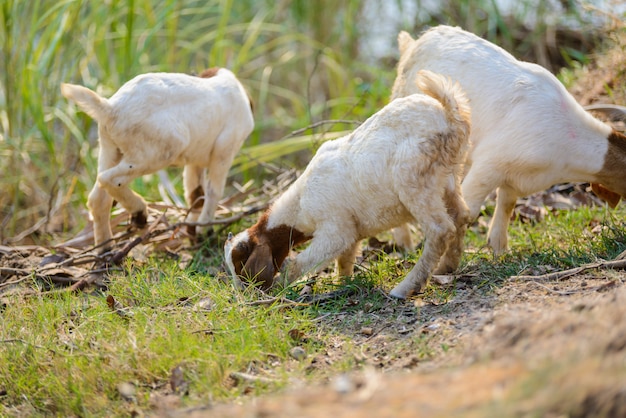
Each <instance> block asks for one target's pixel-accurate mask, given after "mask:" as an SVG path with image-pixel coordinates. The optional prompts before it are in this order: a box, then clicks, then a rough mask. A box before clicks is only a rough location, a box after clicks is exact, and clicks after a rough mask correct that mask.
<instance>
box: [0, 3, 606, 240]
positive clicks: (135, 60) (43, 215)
mask: <svg viewBox="0 0 626 418" xmlns="http://www.w3.org/2000/svg"><path fill="white" fill-rule="evenodd" d="M424 3H426V2H424ZM534 4H535V2H531V1H530V0H523V1H520V2H516V3H515V5H516V6H515V8H514V10H512V11H511V15H507V14H505V13H504V12H503V11H501V10H500V9H499V8H498V6H497V3H496V2H495V1H493V0H467V1H451V0H449V1H446V2H444V3H442V6H441V7H440V8H439V10H437V11H432V12H426V9H427V8H426V6H425V4H422V2H421V1H416V2H409V1H396V2H375V1H369V2H367V1H366V2H364V1H358V0H345V1H341V2H338V1H333V0H318V1H314V2H308V1H302V0H300V1H287V0H278V1H269V0H263V1H252V0H240V1H234V0H181V1H177V0H160V1H147V0H127V1H120V0H107V1H103V2H90V1H84V0H61V1H59V0H55V1H51V0H28V1H27V0H4V1H3V2H2V3H1V5H0V155H1V157H0V242H11V240H9V238H10V237H14V236H15V235H17V234H18V233H20V232H21V231H24V230H26V229H27V228H29V227H31V226H32V225H34V224H36V223H37V222H41V223H42V225H41V227H40V228H39V231H38V233H37V234H33V235H32V236H31V238H32V239H34V240H35V241H36V242H46V241H47V240H49V239H50V237H51V235H50V234H54V235H53V236H56V234H60V233H72V232H75V231H76V229H77V228H80V227H82V226H83V225H84V223H85V222H86V216H85V210H84V202H85V199H86V194H87V192H88V190H89V189H90V188H91V186H92V184H93V182H94V180H95V173H96V155H97V154H96V149H97V142H96V133H95V124H94V123H93V121H92V120H91V119H90V118H89V117H87V116H86V115H84V114H83V113H79V112H77V111H76V109H75V107H74V106H73V105H71V104H69V103H67V102H66V101H65V100H64V99H63V98H62V96H61V95H60V92H59V85H60V84H61V83H62V82H73V83H79V84H83V85H86V86H88V87H90V88H92V89H95V90H97V91H99V92H100V93H101V94H103V95H105V96H106V95H111V94H112V93H113V92H115V91H116V90H117V89H118V88H119V87H120V86H121V85H122V84H123V83H124V82H126V81H127V80H129V79H130V78H132V77H133V76H135V75H137V74H140V73H145V72H149V71H168V72H199V71H201V70H202V69H204V68H206V67H208V66H223V67H227V68H230V69H232V70H233V71H234V72H235V73H236V74H237V75H238V76H239V78H240V79H241V80H242V82H243V83H244V84H245V85H246V87H247V88H248V89H249V91H250V93H251V95H252V97H253V100H254V102H255V104H256V116H255V119H256V129H255V131H254V133H253V134H252V136H251V138H250V139H249V140H248V141H247V143H246V144H245V145H244V148H245V149H244V151H243V152H242V153H241V156H240V158H239V159H238V164H241V166H237V167H234V168H233V173H236V175H237V176H241V177H243V178H244V180H245V179H249V178H254V179H259V178H263V175H264V172H263V169H262V167H259V166H258V164H259V163H260V162H263V161H269V160H271V161H273V162H274V164H277V163H278V164H279V166H290V165H294V164H302V163H303V162H306V160H307V155H309V154H305V155H304V157H302V156H301V158H299V159H298V158H292V157H290V156H288V154H289V155H290V154H294V153H297V152H298V151H303V150H305V151H306V150H309V151H310V150H313V149H314V148H315V146H316V145H317V144H318V143H319V141H320V140H321V139H323V138H322V137H320V136H319V133H320V132H324V131H341V130H346V129H351V128H352V127H351V126H348V125H345V124H336V125H323V126H322V127H321V128H319V129H317V130H316V131H315V132H314V131H313V130H308V131H306V132H304V136H302V135H300V136H298V137H296V138H288V137H286V134H288V133H289V132H291V131H294V130H296V129H300V128H303V127H306V126H308V125H310V124H312V123H314V122H318V121H320V120H326V119H348V120H356V121H362V120H364V119H365V118H367V117H368V116H370V115H371V114H373V113H374V112H375V111H376V110H378V109H379V108H380V107H382V106H383V105H384V104H385V103H386V100H387V96H388V94H389V90H390V86H391V84H392V82H393V78H394V75H395V70H394V67H393V66H394V64H395V61H394V60H395V57H396V55H397V51H396V48H395V34H394V35H393V36H391V38H393V39H391V40H390V42H389V45H392V47H390V50H389V52H388V54H384V56H380V57H374V60H373V61H372V57H371V56H368V57H367V59H364V57H363V55H364V52H363V50H364V45H363V42H364V39H371V37H372V36H374V35H373V34H375V33H377V32H376V30H375V29H377V28H379V27H381V26H383V25H385V24H386V22H382V21H381V19H380V18H377V16H383V15H384V14H383V13H382V11H380V10H378V9H379V8H389V7H391V8H392V9H393V10H396V12H395V14H396V15H397V16H399V17H400V19H399V21H398V22H396V23H397V26H398V28H397V29H407V30H411V31H413V33H416V34H417V33H418V32H419V31H420V30H422V29H423V28H424V26H425V25H432V24H436V23H438V22H441V23H446V24H458V25H461V26H463V27H465V28H467V29H470V30H473V31H474V32H476V33H479V34H481V35H483V36H485V37H487V38H489V39H490V40H492V41H494V42H497V43H498V44H501V45H503V46H504V47H506V48H507V49H510V50H512V51H513V52H514V53H515V54H516V55H517V56H519V57H525V58H529V59H534V58H536V59H537V60H539V61H541V60H544V61H545V60H546V57H547V59H548V60H547V61H545V62H553V61H554V60H553V59H551V58H550V56H549V53H548V52H549V51H550V48H551V47H552V46H554V42H555V41H557V39H556V35H555V34H558V33H560V32H556V31H555V27H556V23H558V22H556V21H555V20H554V18H553V16H554V15H555V13H556V14H558V16H559V19H560V20H564V19H568V20H569V21H570V22H571V21H574V22H577V26H576V27H577V31H573V32H576V33H578V34H579V35H577V36H574V37H570V38H569V39H570V40H571V39H573V40H574V41H576V40H579V41H580V42H578V41H576V42H574V43H573V44H572V43H571V42H569V41H563V43H562V44H563V45H564V47H563V48H559V49H558V54H560V55H561V56H566V57H567V59H568V60H570V61H571V60H579V59H583V58H584V57H585V54H586V53H587V52H588V48H589V47H590V46H591V45H592V44H593V40H592V39H591V38H588V37H584V36H582V35H580V33H585V30H586V29H585V28H587V25H588V24H589V22H588V20H589V16H592V15H594V13H593V12H588V10H587V9H585V8H583V7H582V6H580V5H578V4H577V3H575V2H565V3H563V4H564V5H565V6H560V7H561V8H562V10H561V9H555V8H557V7H559V6H558V5H551V3H549V2H547V1H543V0H541V1H539V2H538V4H539V7H535V6H533V5H534ZM416 8H417V10H418V11H419V13H417V14H416V16H415V18H414V19H411V21H410V22H408V21H405V20H407V19H406V16H409V14H406V13H405V11H408V10H409V9H411V10H415V9H416ZM548 15H550V16H552V17H550V19H547V18H544V16H548ZM372 16H374V19H373V20H372ZM403 18H404V20H403ZM529 19H530V21H532V22H534V23H532V24H531V25H529V23H528V22H529ZM547 22H552V23H550V24H549V23H547ZM387 26H388V27H391V26H393V25H391V24H389V25H387ZM581 29H585V30H581ZM394 32H397V31H396V29H394ZM570 32H571V31H570ZM381 36H386V35H381ZM558 44H560V40H559V43H558ZM565 47H567V48H565ZM568 51H569V52H568ZM281 138H284V139H281ZM255 147H264V148H262V149H256V148H255ZM252 156H253V157H254V158H253V157H252ZM251 158H253V159H251ZM156 181H157V180H156V177H155V178H154V180H150V179H144V180H139V182H140V183H141V182H147V183H148V184H146V185H145V189H153V190H156V187H153V186H154V184H151V183H150V182H153V183H155V182H156ZM148 197H149V198H150V196H148Z"/></svg>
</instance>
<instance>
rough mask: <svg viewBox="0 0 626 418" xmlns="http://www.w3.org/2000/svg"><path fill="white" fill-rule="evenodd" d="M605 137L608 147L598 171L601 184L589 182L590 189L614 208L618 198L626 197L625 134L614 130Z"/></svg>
mask: <svg viewBox="0 0 626 418" xmlns="http://www.w3.org/2000/svg"><path fill="white" fill-rule="evenodd" d="M607 139H608V141H609V148H608V150H607V154H606V156H605V160H604V166H603V167H602V170H601V171H600V173H598V180H599V183H601V184H599V183H591V190H593V192H594V193H595V194H596V195H597V196H598V197H599V198H600V199H602V200H604V201H605V202H607V203H608V204H609V206H610V207H611V208H614V207H615V206H617V204H618V203H619V201H620V198H622V199H624V198H626V181H625V180H624V179H625V178H626V136H625V135H623V134H622V133H620V132H617V131H615V130H614V131H612V132H611V134H610V135H609V136H608V138H607Z"/></svg>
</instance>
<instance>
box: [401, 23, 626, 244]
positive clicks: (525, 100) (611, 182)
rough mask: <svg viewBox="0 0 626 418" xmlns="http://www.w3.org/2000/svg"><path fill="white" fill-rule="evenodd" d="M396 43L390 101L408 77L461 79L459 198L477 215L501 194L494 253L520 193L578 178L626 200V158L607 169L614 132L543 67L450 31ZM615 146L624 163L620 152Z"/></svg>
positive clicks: (408, 86)
mask: <svg viewBox="0 0 626 418" xmlns="http://www.w3.org/2000/svg"><path fill="white" fill-rule="evenodd" d="M398 43H399V48H400V56H401V57H400V62H399V64H398V74H397V78H396V80H395V83H394V86H393V93H392V99H396V98H400V97H404V96H407V95H410V94H414V93H417V92H419V89H418V88H417V87H416V86H415V83H414V82H413V79H414V78H415V75H416V74H417V72H418V71H420V70H424V69H427V70H430V71H435V72H438V73H441V74H444V75H446V76H449V77H450V78H451V79H452V80H455V81H458V82H459V83H460V85H461V87H462V88H463V90H464V91H465V93H466V95H467V97H468V99H469V101H470V106H471V107H472V132H471V136H470V142H471V144H472V147H471V149H470V151H469V154H468V159H467V161H466V167H465V172H466V175H465V178H464V180H463V182H462V189H463V196H464V198H465V200H466V202H467V204H468V207H469V210H470V214H471V217H472V218H475V217H476V216H478V214H479V212H480V208H481V205H482V203H483V202H484V200H485V198H486V197H487V195H488V194H489V193H490V192H491V191H493V190H495V189H497V190H498V193H497V203H496V209H495V213H494V215H493V219H492V220H491V225H490V228H489V244H490V245H491V246H492V248H493V249H494V251H495V253H497V254H499V253H502V252H504V251H505V250H506V249H507V227H508V223H509V219H510V217H511V214H512V212H513V209H514V206H515V202H516V199H517V197H519V196H526V195H528V194H531V193H534V192H537V191H540V190H544V189H546V188H548V187H550V186H552V185H554V184H557V183H561V182H576V181H581V182H587V181H592V182H598V183H603V184H604V185H605V186H606V187H607V188H608V189H610V190H612V191H614V192H617V193H619V194H621V195H622V196H624V194H625V193H626V179H625V178H624V174H625V173H626V159H625V160H624V161H625V163H624V164H623V167H621V168H620V167H619V166H620V164H617V166H618V167H617V171H616V166H615V165H614V166H613V167H612V169H607V168H605V167H604V164H605V157H606V156H607V150H608V149H609V141H607V137H608V136H609V135H610V134H612V130H611V128H610V127H609V126H607V125H605V124H603V123H601V122H600V121H598V120H597V119H595V118H594V117H592V116H591V115H590V114H589V113H587V112H586V111H585V110H584V109H583V108H582V107H581V106H580V105H579V104H578V103H577V102H576V101H575V100H574V98H573V97H572V96H571V95H570V94H569V93H568V92H567V90H566V89H565V88H564V87H563V85H562V84H561V83H560V82H559V81H558V80H557V78H556V77H554V75H552V74H551V73H550V72H548V71H547V70H546V69H544V68H542V67H540V66H539V65H536V64H531V63H526V62H521V61H518V60H516V59H515V58H514V57H513V56H512V55H511V54H509V53H508V52H506V51H505V50H503V49H502V48H500V47H498V46H496V45H493V44H492V43H489V42H488V41H486V40H484V39H481V38H479V37H478V36H475V35H473V34H471V33H468V32H466V31H463V30H461V29H459V28H453V27H449V26H438V27H435V28H432V29H430V30H428V31H426V32H425V33H424V34H423V35H422V36H421V37H420V38H418V39H417V40H413V39H412V38H411V37H410V35H409V34H407V33H406V32H401V33H400V35H399V36H398ZM616 135H619V134H616ZM613 148H614V149H613V150H612V152H615V153H619V154H620V155H621V156H623V157H620V158H622V159H624V158H626V153H625V152H624V148H621V149H615V147H613ZM405 231H406V229H405ZM402 244H403V245H411V244H410V243H407V242H403V243H402Z"/></svg>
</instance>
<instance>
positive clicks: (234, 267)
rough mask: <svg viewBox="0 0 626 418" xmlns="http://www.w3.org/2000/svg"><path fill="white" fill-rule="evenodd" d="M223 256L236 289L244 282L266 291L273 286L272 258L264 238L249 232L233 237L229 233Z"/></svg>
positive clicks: (274, 268)
mask: <svg viewBox="0 0 626 418" xmlns="http://www.w3.org/2000/svg"><path fill="white" fill-rule="evenodd" d="M224 256H225V259H226V265H227V266H228V270H229V271H230V274H231V277H232V279H233V282H234V283H235V285H237V286H238V287H241V286H242V285H243V284H244V282H245V283H246V284H256V285H258V286H259V287H260V288H261V289H263V290H267V289H269V288H270V287H272V285H273V284H274V276H275V275H276V266H275V261H274V256H273V254H272V248H271V246H270V244H269V242H268V240H267V239H265V238H264V237H259V236H257V235H256V234H251V233H250V232H249V230H245V231H243V232H240V233H239V234H237V235H235V236H233V235H232V233H229V234H228V239H227V240H226V243H225V244H224ZM242 279H243V280H244V281H243V282H242Z"/></svg>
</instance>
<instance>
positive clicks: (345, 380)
mask: <svg viewBox="0 0 626 418" xmlns="http://www.w3.org/2000/svg"><path fill="white" fill-rule="evenodd" d="M333 388H334V389H335V391H336V392H338V393H341V394H343V395H345V394H347V393H350V392H352V391H353V390H354V388H355V385H354V383H353V382H352V379H350V377H349V376H348V375H346V374H340V375H339V376H337V377H336V378H335V380H334V381H333Z"/></svg>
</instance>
